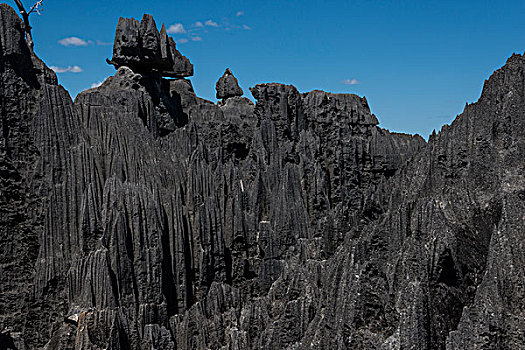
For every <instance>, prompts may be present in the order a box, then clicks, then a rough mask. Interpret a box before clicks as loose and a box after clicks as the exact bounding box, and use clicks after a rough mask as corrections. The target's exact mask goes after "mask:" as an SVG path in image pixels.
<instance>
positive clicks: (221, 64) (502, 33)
mask: <svg viewBox="0 0 525 350" xmlns="http://www.w3.org/2000/svg"><path fill="white" fill-rule="evenodd" d="M24 1H25V4H26V6H27V7H30V5H32V3H31V2H30V1H27V0H24ZM4 2H7V3H8V4H10V5H11V6H14V2H13V1H4ZM143 13H150V14H152V15H153V16H154V18H155V20H156V22H157V26H158V27H159V28H160V26H161V25H162V23H165V24H166V26H167V27H170V26H172V32H173V34H172V35H173V37H174V38H175V40H176V42H177V46H178V48H179V50H180V51H181V52H182V53H183V54H184V55H186V56H187V57H189V58H190V60H191V61H192V63H193V64H194V67H195V75H194V76H193V77H192V78H191V80H192V83H193V86H194V88H195V91H196V93H197V94H198V95H199V96H201V97H204V98H207V99H210V100H213V101H215V82H216V81H217V79H218V78H219V77H220V76H221V75H222V73H223V72H224V70H225V68H226V67H230V68H231V69H232V71H233V73H234V74H235V75H236V77H237V78H238V80H239V83H240V85H241V87H242V88H243V89H244V92H245V95H247V96H248V97H250V98H251V94H250V93H249V90H248V88H249V87H250V86H254V85H255V84H258V83H264V82H281V83H286V84H293V85H295V86H296V87H297V88H298V89H299V91H301V92H307V91H310V90H314V89H321V90H325V91H330V92H340V93H355V94H358V95H360V96H366V97H367V99H368V102H369V104H370V107H371V109H372V112H373V113H375V114H376V115H377V117H378V119H379V121H380V125H381V126H382V127H385V128H388V129H390V130H393V131H399V132H408V133H419V134H421V135H422V136H424V137H427V136H428V134H429V133H431V132H432V130H433V129H436V130H438V129H439V128H440V127H441V126H442V125H443V124H444V123H449V122H450V121H451V120H453V119H454V118H455V116H456V115H457V114H459V113H461V111H462V110H463V107H464V105H465V102H469V103H470V102H474V101H476V100H477V99H478V97H479V95H480V92H481V88H482V85H483V82H484V80H485V79H487V78H488V77H489V75H490V74H491V73H492V71H494V70H495V69H497V68H499V67H501V66H502V65H503V64H504V63H505V61H506V59H507V57H508V56H510V55H511V54H512V53H513V52H516V53H523V52H524V50H525V20H524V18H525V1H522V0H520V1H502V2H501V3H496V2H495V1H439V2H438V1H421V0H419V1H408V0H407V1H403V0H398V1H388V0H384V1H311V0H303V1H271V0H268V1H227V0H226V1H139V0H126V1H124V0H118V1H99V0H95V1H76V0H72V1H54V0H45V1H44V12H43V13H42V15H41V16H38V15H36V14H35V15H32V23H33V36H34V39H35V51H36V52H37V54H38V55H39V56H40V57H41V58H43V59H44V61H45V62H46V63H47V64H48V65H49V66H55V67H59V68H61V70H67V71H66V72H63V73H59V74H58V76H59V80H60V83H61V84H63V85H64V86H65V87H66V88H67V89H68V90H69V91H70V93H71V95H72V96H75V95H76V94H77V93H78V92H80V91H82V90H84V89H86V88H90V87H91V85H92V84H96V83H98V82H100V81H103V80H104V79H105V78H106V77H108V76H109V75H112V74H113V73H114V69H113V67H111V66H108V65H107V64H106V63H105V59H106V58H110V57H111V54H112V42H113V38H114V31H115V27H116V24H117V21H118V18H119V17H120V16H122V17H135V18H138V19H140V18H141V17H142V14H143ZM68 38H69V39H68ZM71 38H74V39H71ZM75 38H78V39H81V40H78V39H75ZM64 39H66V40H64ZM75 44H76V45H75Z"/></svg>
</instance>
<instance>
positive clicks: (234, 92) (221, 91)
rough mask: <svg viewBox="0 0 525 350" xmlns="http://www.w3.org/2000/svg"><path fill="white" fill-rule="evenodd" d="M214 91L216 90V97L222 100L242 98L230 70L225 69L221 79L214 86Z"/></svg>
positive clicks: (240, 90) (235, 79)
mask: <svg viewBox="0 0 525 350" xmlns="http://www.w3.org/2000/svg"><path fill="white" fill-rule="evenodd" d="M215 90H217V94H216V97H217V98H218V99H223V100H225V99H227V98H230V97H236V96H242V94H243V93H244V92H243V91H242V89H241V88H240V87H239V82H238V81H237V78H235V76H234V75H233V73H232V71H231V70H230V68H226V71H225V72H224V74H223V75H222V77H220V78H219V80H218V81H217V84H216V85H215Z"/></svg>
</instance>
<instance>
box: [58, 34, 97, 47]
mask: <svg viewBox="0 0 525 350" xmlns="http://www.w3.org/2000/svg"><path fill="white" fill-rule="evenodd" d="M58 43H59V44H60V45H64V46H88V44H89V42H88V41H86V40H84V39H81V38H78V37H76V36H72V37H69V38H64V39H60V40H59V41H58Z"/></svg>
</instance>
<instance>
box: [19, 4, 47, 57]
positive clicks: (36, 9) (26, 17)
mask: <svg viewBox="0 0 525 350" xmlns="http://www.w3.org/2000/svg"><path fill="white" fill-rule="evenodd" d="M43 2H44V0H39V1H37V2H36V3H35V4H34V5H33V6H32V7H31V9H30V10H29V12H27V11H26V9H25V8H24V4H22V1H21V0H15V3H16V6H17V7H18V11H19V12H20V15H21V16H22V19H23V20H24V31H25V33H26V41H27V45H28V46H29V49H30V50H31V51H33V47H34V43H33V36H32V35H31V25H30V24H29V15H30V14H31V13H32V12H36V13H38V14H40V12H41V11H42V9H41V6H42V3H43Z"/></svg>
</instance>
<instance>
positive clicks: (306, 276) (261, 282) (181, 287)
mask: <svg viewBox="0 0 525 350" xmlns="http://www.w3.org/2000/svg"><path fill="white" fill-rule="evenodd" d="M0 18H1V19H2V21H1V22H0V29H1V30H0V84H1V85H0V103H1V104H0V106H1V108H2V115H1V116H2V118H1V119H0V131H1V133H0V188H1V193H0V214H1V216H0V244H1V249H0V344H1V346H0V348H7V349H38V348H45V349H73V348H75V349H178V350H180V349H188V350H189V349H307V348H308V349H312V348H313V349H520V348H523V334H524V331H525V327H524V326H525V325H524V324H523V317H522V315H523V312H524V310H525V308H524V305H523V300H525V290H524V286H523V280H524V277H525V276H524V275H525V269H524V266H525V264H524V261H525V255H524V252H525V249H524V247H523V244H524V243H523V242H525V237H523V236H524V235H525V226H524V223H525V217H524V216H523V213H524V212H525V176H524V175H525V162H524V159H525V154H524V152H525V151H524V150H525V145H524V140H525V125H524V123H525V119H524V111H525V89H524V78H523V77H524V76H525V58H524V57H523V56H520V55H514V56H512V57H511V58H509V60H508V62H507V64H506V65H505V66H504V67H503V68H501V69H500V70H498V71H496V72H495V73H494V74H493V75H492V76H491V78H490V79H489V80H488V81H487V82H486V83H485V86H484V89H483V93H482V96H481V98H480V100H479V101H478V102H476V103H475V104H472V105H468V106H466V108H465V111H464V112H463V113H462V114H461V115H460V116H458V118H457V119H456V120H455V121H454V122H453V123H452V124H451V125H450V126H444V127H443V128H442V130H441V131H440V132H439V133H437V134H435V133H434V134H433V135H432V136H431V137H430V140H429V142H428V144H427V143H426V142H425V141H424V140H423V139H422V138H421V137H419V136H417V135H416V136H411V135H405V134H397V133H391V132H389V131H387V130H384V129H381V128H379V127H378V126H377V125H378V120H377V118H376V117H375V116H374V115H372V114H371V113H370V109H369V106H368V103H367V101H366V99H365V98H362V97H358V96H356V95H350V94H331V93H326V92H322V91H312V92H308V93H303V94H301V93H299V92H298V91H297V89H296V88H295V87H293V86H291V85H282V84H259V85H257V86H255V87H253V88H251V92H252V94H253V96H254V97H255V99H256V100H257V102H256V104H255V105H254V104H253V103H252V102H251V101H250V100H248V99H246V98H243V97H240V95H242V90H241V91H239V90H240V88H239V90H237V88H238V85H237V81H236V79H235V78H234V79H235V84H234V85H235V86H233V85H232V83H231V81H230V82H226V81H225V80H224V79H223V78H221V79H223V80H222V83H221V84H219V83H218V84H217V90H218V91H217V92H218V98H223V99H224V100H223V101H221V102H220V103H219V104H214V103H212V102H210V101H206V100H204V99H201V98H199V97H197V96H196V95H195V93H194V91H193V88H192V85H191V82H189V81H188V80H186V79H184V78H183V77H185V76H188V75H191V74H189V73H190V68H189V67H190V66H189V65H190V64H189V61H185V58H181V57H183V56H182V55H180V53H178V51H176V52H175V51H173V50H174V49H175V45H174V42H173V41H172V39H171V38H168V37H167V35H166V32H165V29H164V28H163V29H162V30H161V32H160V33H159V32H158V31H157V28H156V26H155V22H154V21H153V18H151V16H144V18H143V20H142V22H140V23H139V22H138V21H135V20H128V19H121V20H120V21H119V24H118V28H117V35H116V39H115V48H114V57H113V60H112V61H113V63H114V64H115V65H116V66H117V68H118V70H117V72H116V73H115V75H114V76H113V77H110V78H108V79H107V80H106V81H105V82H104V83H103V84H102V85H101V86H100V87H98V88H95V89H90V90H87V91H84V92H83V93H81V94H79V95H78V96H77V98H76V99H75V101H74V102H73V101H71V98H70V97H69V95H68V94H67V92H66V91H65V90H64V89H63V88H62V87H61V86H59V85H57V81H56V76H55V75H54V73H53V72H52V71H50V70H49V69H48V68H47V67H46V66H45V65H44V64H43V63H42V62H41V61H40V60H39V59H38V58H37V57H35V56H34V55H31V53H30V52H29V50H28V49H27V45H26V44H25V42H24V39H23V31H22V29H21V22H20V20H19V19H18V18H17V16H16V13H15V12H14V11H13V10H11V9H10V8H9V7H8V6H6V5H0ZM124 38H125V40H124ZM179 55H180V56H179ZM177 60H179V61H177ZM177 62H179V63H180V62H182V63H180V64H179V63H177ZM184 62H186V63H184ZM192 69H193V68H192V67H191V70H192ZM170 72H171V73H170ZM172 73H173V74H172ZM162 76H175V77H177V79H173V80H168V79H164V78H162ZM231 77H233V75H231ZM219 85H220V86H219ZM234 90H235V91H234ZM219 91H220V94H219Z"/></svg>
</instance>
